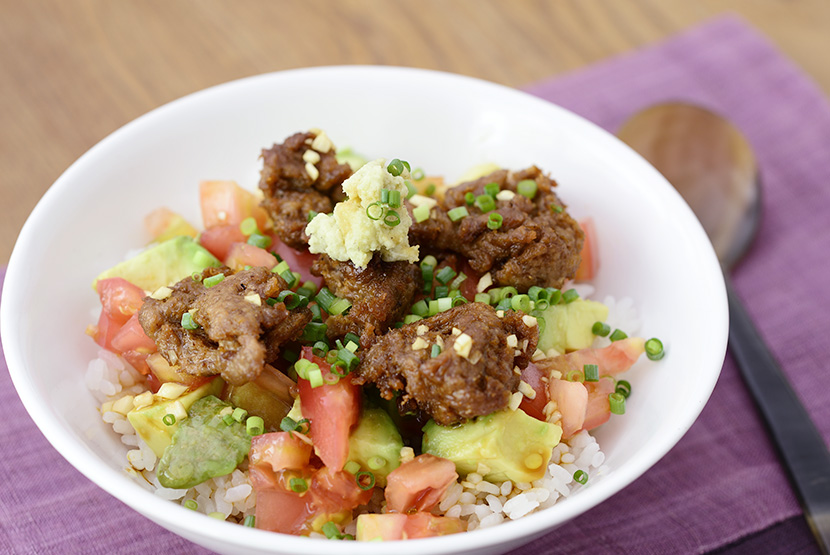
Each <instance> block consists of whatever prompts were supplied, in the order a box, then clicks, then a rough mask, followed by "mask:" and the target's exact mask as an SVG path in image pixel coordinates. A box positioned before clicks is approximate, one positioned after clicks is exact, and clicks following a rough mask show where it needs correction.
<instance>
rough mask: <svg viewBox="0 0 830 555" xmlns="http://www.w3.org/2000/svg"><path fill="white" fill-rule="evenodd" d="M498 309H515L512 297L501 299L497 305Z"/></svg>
mask: <svg viewBox="0 0 830 555" xmlns="http://www.w3.org/2000/svg"><path fill="white" fill-rule="evenodd" d="M496 310H513V303H512V302H511V301H510V299H509V298H508V299H502V300H500V301H499V304H497V305H496Z"/></svg>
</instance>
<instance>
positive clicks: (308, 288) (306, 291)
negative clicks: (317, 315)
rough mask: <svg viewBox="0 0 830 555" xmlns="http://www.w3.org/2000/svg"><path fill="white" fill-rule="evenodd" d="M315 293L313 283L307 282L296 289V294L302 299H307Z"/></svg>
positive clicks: (315, 289) (315, 287) (315, 288)
mask: <svg viewBox="0 0 830 555" xmlns="http://www.w3.org/2000/svg"><path fill="white" fill-rule="evenodd" d="M316 292H317V286H316V285H314V282H313V281H307V282H305V283H303V286H302V287H300V288H299V289H297V294H298V295H302V296H303V297H308V298H309V299H310V298H311V297H313V296H314V294H315V293H316Z"/></svg>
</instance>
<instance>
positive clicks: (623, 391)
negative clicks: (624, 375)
mask: <svg viewBox="0 0 830 555" xmlns="http://www.w3.org/2000/svg"><path fill="white" fill-rule="evenodd" d="M616 391H617V393H619V394H620V395H622V396H623V397H625V398H626V399H628V396H629V395H631V384H630V383H628V382H627V381H625V380H619V381H618V382H617V388H616Z"/></svg>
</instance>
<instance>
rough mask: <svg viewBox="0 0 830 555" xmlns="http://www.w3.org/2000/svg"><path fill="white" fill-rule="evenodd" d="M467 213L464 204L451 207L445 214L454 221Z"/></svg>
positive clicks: (464, 216)
mask: <svg viewBox="0 0 830 555" xmlns="http://www.w3.org/2000/svg"><path fill="white" fill-rule="evenodd" d="M469 215H470V213H469V212H467V207H466V206H459V207H457V208H453V209H452V210H450V211H449V212H447V216H449V217H450V220H452V221H454V222H457V221H458V220H461V219H463V218H466V217H467V216H469Z"/></svg>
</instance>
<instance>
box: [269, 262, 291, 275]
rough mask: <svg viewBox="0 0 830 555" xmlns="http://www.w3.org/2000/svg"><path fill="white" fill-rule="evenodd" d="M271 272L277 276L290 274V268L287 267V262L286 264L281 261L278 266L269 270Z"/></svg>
mask: <svg viewBox="0 0 830 555" xmlns="http://www.w3.org/2000/svg"><path fill="white" fill-rule="evenodd" d="M271 271H272V272H274V273H275V274H277V275H280V274H282V273H284V272H290V271H291V266H289V265H288V262H286V261H285V260H281V261H280V262H279V264H277V265H276V266H274V267H273V268H271Z"/></svg>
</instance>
